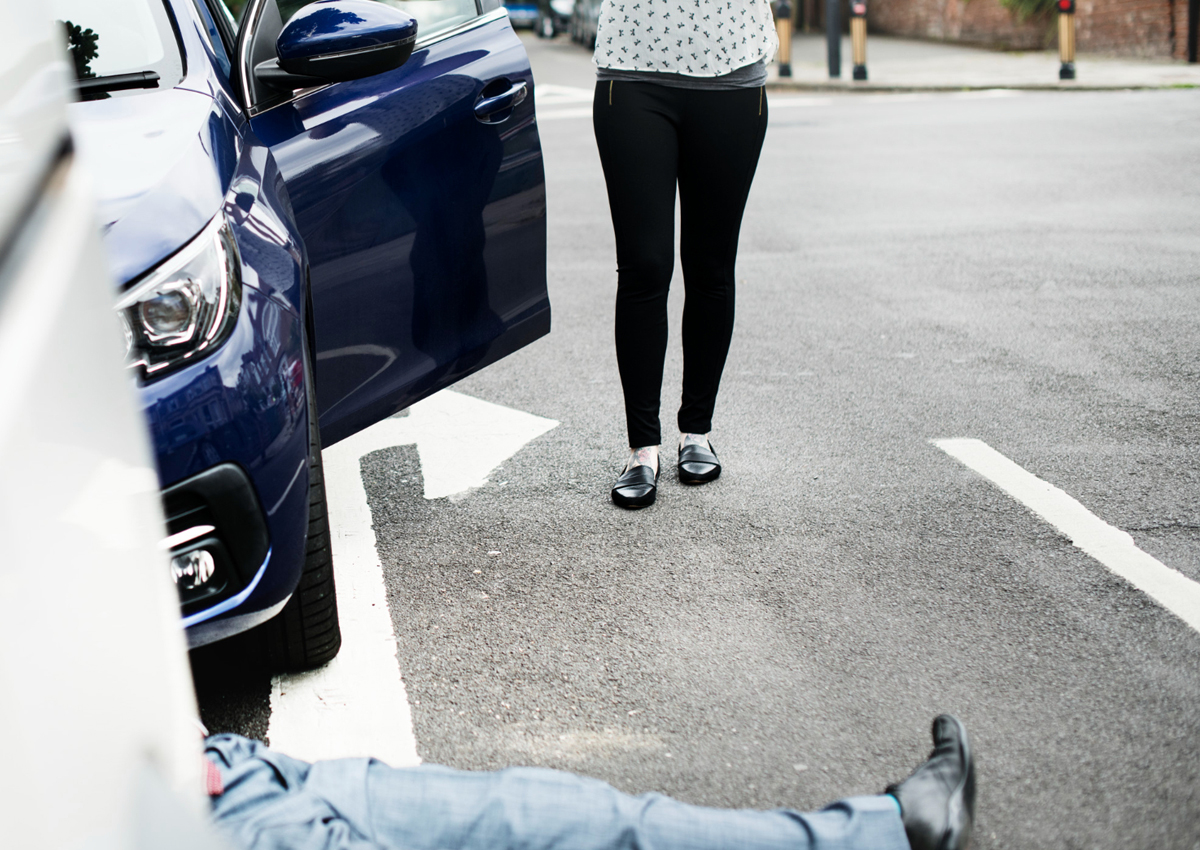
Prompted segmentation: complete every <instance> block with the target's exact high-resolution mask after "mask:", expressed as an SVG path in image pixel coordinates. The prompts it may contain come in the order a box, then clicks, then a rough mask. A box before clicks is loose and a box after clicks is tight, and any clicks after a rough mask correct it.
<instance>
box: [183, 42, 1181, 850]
mask: <svg viewBox="0 0 1200 850" xmlns="http://www.w3.org/2000/svg"><path fill="white" fill-rule="evenodd" d="M526 44H527V46H528V48H529V51H530V54H531V59H532V61H533V64H534V69H535V74H536V76H537V80H538V82H539V83H545V82H551V83H555V84H557V85H560V86H572V87H576V88H579V89H580V90H586V89H587V88H588V87H589V86H590V82H589V80H590V78H591V77H590V75H591V67H590V63H589V61H588V59H589V57H588V55H587V54H586V53H584V52H583V51H582V50H581V49H580V48H577V47H575V46H574V45H571V44H569V42H567V41H566V40H565V38H560V39H557V40H555V41H553V42H541V41H537V40H534V39H532V38H530V39H527V40H526ZM577 106H578V105H576V107H577ZM560 108H561V107H560ZM770 109H771V127H770V131H769V133H768V136H767V142H766V148H765V150H764V152H763V157H762V161H761V164H760V166H759V172H758V177H757V180H756V183H755V186H754V189H753V192H752V194H751V199H750V205H749V208H748V209H747V212H746V218H745V223H744V226H743V232H742V239H741V251H740V255H739V266H738V286H739V292H738V320H737V327H736V330H735V335H734V343H733V349H732V351H731V353H730V358H729V362H728V366H727V368H726V373H725V380H724V383H723V386H722V393H721V398H720V401H719V404H718V410H717V418H716V427H715V430H714V432H713V435H712V440H713V443H714V445H715V446H716V448H717V451H718V452H719V454H720V456H721V459H722V461H723V463H724V465H725V472H724V474H723V475H722V477H721V479H720V480H719V481H717V482H715V483H713V484H711V485H707V486H704V487H698V488H687V487H684V486H683V485H680V484H679V483H678V482H677V481H675V480H674V477H673V474H672V473H673V466H674V458H675V450H674V446H673V445H668V446H666V447H664V455H663V459H664V474H663V477H662V481H661V485H660V493H659V501H658V503H657V504H656V505H655V506H653V507H652V508H649V509H647V510H644V511H639V512H626V511H622V510H620V509H618V508H615V507H613V506H612V505H611V504H610V503H609V501H608V488H609V486H610V485H611V482H612V480H613V478H614V477H615V474H616V473H617V472H618V470H619V467H620V464H621V462H622V460H623V453H624V443H625V441H624V433H623V414H622V408H621V400H620V399H621V396H620V385H619V381H618V377H617V370H616V362H615V356H614V353H613V343H612V317H613V297H614V290H615V282H616V274H615V252H614V248H613V243H612V235H611V226H610V222H609V219H608V209H607V203H606V200H605V194H604V184H603V178H602V175H601V172H600V167H599V162H598V159H597V156H596V152H595V146H594V142H593V139H592V135H591V125H590V121H589V120H588V119H587V118H585V117H583V118H581V117H562V118H561V119H558V120H556V119H554V118H553V117H552V112H553V109H552V108H550V107H547V108H544V109H540V114H541V115H542V120H541V123H540V129H541V135H542V142H543V146H544V153H545V161H546V171H547V187H548V188H547V191H548V204H549V212H548V219H549V273H550V295H551V300H552V303H553V307H554V330H553V332H552V333H551V335H550V336H549V337H547V338H546V339H544V340H541V341H539V342H537V343H535V344H534V345H532V346H530V347H529V348H527V349H525V350H524V351H522V352H520V353H518V354H517V355H515V356H512V357H510V358H508V359H506V360H505V361H503V362H501V363H499V364H497V365H495V366H492V367H489V368H488V369H487V370H485V371H484V372H482V373H480V374H478V375H476V376H473V377H472V378H470V379H468V380H467V381H465V382H463V383H462V384H460V385H459V386H458V387H456V389H458V390H460V391H462V392H464V393H467V394H469V395H473V396H476V397H478V398H482V399H485V400H488V401H492V402H496V403H499V404H503V405H507V406H509V407H513V408H516V409H519V410H524V411H528V412H530V413H534V414H537V415H539V416H544V417H548V418H551V419H554V420H557V421H559V422H560V423H561V424H560V425H559V426H558V427H556V428H554V429H552V430H551V431H550V432H549V433H547V434H545V435H544V436H542V437H540V438H538V439H537V440H535V441H534V442H532V443H531V444H529V445H528V446H527V447H526V448H525V449H524V450H522V451H521V452H520V453H518V454H517V455H516V456H514V457H513V458H511V459H510V460H509V461H508V462H507V463H505V464H504V466H502V467H501V468H500V469H498V470H496V471H495V472H494V473H493V474H492V476H491V480H490V482H489V484H488V485H486V486H485V487H483V488H480V489H478V490H476V491H473V492H471V493H470V494H468V495H467V496H466V497H464V498H461V499H459V500H450V499H437V500H430V501H427V500H425V499H424V498H422V484H421V469H420V464H419V462H418V460H417V454H416V450H415V448H414V447H412V446H407V447H399V448H394V449H387V450H384V451H380V452H377V453H375V454H372V455H369V456H367V457H365V458H364V459H363V461H362V471H363V478H364V483H365V485H366V490H367V494H368V499H369V503H370V507H371V511H372V517H373V521H374V524H375V530H376V535H377V537H378V540H379V554H380V557H381V560H382V562H383V565H384V571H385V581H386V586H387V591H388V595H389V603H390V606H391V611H392V615H393V620H394V623H395V627H396V631H397V638H398V643H399V657H400V660H401V668H402V670H403V673H404V677H405V682H406V685H407V688H408V696H409V700H410V703H411V704H412V706H413V715H414V722H415V727H416V738H417V741H418V746H419V749H420V752H421V755H422V757H423V758H425V759H426V760H428V761H434V762H440V763H445V764H450V765H454V766H457V767H465V768H497V767H501V766H505V765H510V764H537V765H547V766H551V767H558V768H564V769H569V770H575V771H581V772H584V773H587V774H590V775H594V776H598V777H601V778H603V779H606V780H608V781H611V782H613V783H614V784H616V785H617V786H618V787H620V788H622V789H624V790H627V791H631V792H642V791H649V790H656V791H663V792H666V793H669V794H672V795H675V796H678V797H681V798H683V799H685V800H688V801H692V802H697V803H704V804H710V805H719V806H736V807H743V806H753V807H776V806H790V807H800V808H815V807H819V806H821V805H823V804H824V803H826V802H828V801H831V800H833V799H835V798H837V797H841V796H845V795H850V794H863V793H877V792H879V791H881V790H882V789H883V787H884V786H885V785H886V784H887V783H888V782H891V781H895V780H897V779H900V778H901V777H903V776H904V775H905V774H906V773H907V772H908V771H909V770H910V769H911V768H912V767H913V766H915V765H916V764H917V763H918V762H919V761H920V760H921V759H922V758H923V757H924V756H925V754H926V752H927V750H928V747H929V743H928V724H929V721H930V720H931V719H932V718H933V716H934V715H935V714H937V713H938V712H940V711H951V712H954V713H956V714H958V715H959V716H960V717H961V718H962V719H963V720H964V722H965V723H966V726H967V728H968V729H969V730H970V731H971V732H972V734H973V737H974V740H975V746H976V751H977V753H978V759H979V761H978V769H979V802H980V809H979V818H978V825H977V841H976V846H977V847H979V848H993V847H1021V848H1040V847H1047V848H1076V847H1080V848H1082V847H1088V848H1093V847H1096V848H1102V847H1113V848H1118V847H1119V848H1195V847H1200V790H1198V789H1200V735H1198V734H1197V733H1198V732H1200V713H1198V711H1197V705H1198V704H1200V670H1198V664H1197V659H1198V658H1200V654H1198V653H1200V635H1197V634H1196V633H1195V632H1193V631H1192V630H1191V629H1189V628H1188V627H1187V626H1186V625H1185V624H1184V623H1183V622H1182V621H1180V620H1178V619H1176V618H1175V617H1174V616H1173V615H1171V614H1169V613H1168V612H1166V611H1165V610H1163V609H1162V608H1160V607H1159V606H1157V605H1156V604H1154V603H1153V602H1152V601H1150V600H1149V599H1148V598H1147V597H1146V596H1144V595H1143V594H1142V593H1140V592H1139V591H1137V590H1136V589H1134V588H1133V587H1131V586H1130V585H1128V584H1126V583H1125V582H1123V581H1122V580H1120V579H1118V578H1116V577H1115V576H1113V575H1112V574H1111V573H1109V572H1108V571H1107V570H1106V569H1105V568H1104V567H1103V566H1102V565H1100V564H1099V563H1098V562H1096V561H1094V560H1092V559H1091V558H1089V557H1088V556H1086V555H1084V554H1083V553H1082V552H1080V551H1079V550H1078V549H1076V548H1075V547H1074V546H1072V545H1071V543H1070V541H1068V540H1066V539H1065V538H1063V537H1061V536H1060V535H1058V534H1057V533H1056V532H1055V531H1054V530H1053V529H1052V528H1051V527H1050V526H1049V525H1047V524H1046V523H1044V522H1043V521H1042V520H1040V519H1038V518H1037V517H1036V516H1034V515H1033V514H1032V513H1030V512H1029V511H1028V510H1026V509H1025V508H1024V507H1022V506H1021V505H1020V504H1018V503H1017V502H1015V501H1013V500H1012V499H1010V498H1009V497H1008V496H1006V495H1005V494H1004V493H1002V492H1001V491H1000V490H998V489H997V488H995V487H994V486H993V485H991V484H990V483H988V482H987V481H985V480H984V479H983V478H981V477H980V476H978V475H977V474H975V473H974V472H972V471H970V470H969V469H967V468H965V467H963V466H961V465H959V464H958V462H957V461H955V460H953V459H952V458H950V457H949V456H948V455H946V454H944V453H943V452H941V451H940V450H938V449H937V448H936V447H934V446H933V445H931V444H930V440H932V439H937V438H944V437H973V438H977V439H980V440H983V441H985V442H987V443H988V444H989V445H991V446H992V447H994V448H995V449H997V450H998V451H1000V452H1002V453H1003V454H1005V455H1006V456H1007V457H1009V458H1011V459H1012V460H1014V461H1015V462H1016V463H1018V464H1020V465H1021V466H1023V467H1024V468H1025V469H1027V470H1029V471H1030V472H1032V473H1033V474H1035V475H1037V476H1039V477H1041V478H1042V479H1044V480H1045V481H1048V482H1050V483H1051V484H1054V485H1055V486H1057V487H1060V488H1062V489H1063V490H1065V491H1066V492H1067V493H1069V494H1070V495H1072V496H1074V497H1075V498H1076V499H1078V500H1079V501H1080V502H1082V503H1083V504H1084V505H1085V506H1087V507H1088V508H1089V509H1090V510H1092V511H1093V512H1094V513H1096V514H1097V515H1098V516H1099V517H1101V518H1102V519H1104V520H1105V521H1107V522H1109V523H1111V524H1113V525H1115V526H1117V527H1118V528H1121V529H1123V530H1125V531H1128V532H1129V533H1130V534H1132V535H1133V537H1134V539H1135V541H1136V542H1137V544H1138V545H1139V546H1140V547H1142V548H1143V549H1145V550H1146V551H1147V552H1149V553H1150V554H1152V555H1154V556H1155V557H1157V558H1158V559H1160V560H1161V561H1162V562H1163V563H1165V564H1166V565H1167V566H1169V567H1172V568H1174V569H1177V570H1180V571H1181V572H1183V573H1184V574H1186V575H1188V576H1190V577H1191V578H1193V579H1198V580H1200V497H1198V494H1200V470H1198V469H1197V449H1198V443H1200V424H1198V423H1200V418H1198V414H1200V398H1198V394H1197V390H1196V387H1197V379H1198V378H1200V336H1198V334H1197V330H1196V329H1197V322H1198V320H1200V271H1198V265H1197V257H1198V255H1200V236H1198V234H1200V203H1198V202H1200V156H1197V147H1196V139H1197V136H1198V133H1200V93H1197V92H1192V91H1168V92H1136V93H1134V92H1130V93H1123V92H1117V93H1066V94H1060V93H1046V94H1041V93H1038V94H1021V95H1014V96H1005V95H1003V94H1000V95H996V94H989V93H982V94H972V95H970V96H966V95H954V94H937V95H917V96H912V95H907V96H906V95H896V96H874V95H872V96H854V95H833V96H828V97H821V98H812V97H809V98H802V99H799V100H795V101H793V102H790V103H789V102H788V97H787V96H785V95H779V96H777V97H773V98H772V100H771V105H770ZM682 283H683V282H682V279H681V277H680V276H679V273H678V272H677V273H676V280H675V282H674V285H673V294H672V300H671V311H672V312H671V321H672V345H671V354H670V356H669V360H668V368H667V376H666V379H665V382H664V392H663V399H664V406H663V422H664V433H666V434H668V435H670V434H673V429H672V426H673V424H674V409H675V404H676V400H677V399H678V397H679V380H680V368H681V367H680V358H679V351H678V344H679V334H678V328H679V316H680V310H681V308H682V295H683V285H682ZM670 439H671V437H668V440H670ZM205 675H207V676H208V678H206V679H205V678H203V677H202V680H203V686H202V688H201V690H202V705H203V706H204V710H205V716H206V719H207V720H208V721H209V722H210V725H213V724H214V723H215V724H216V725H217V726H218V727H221V728H241V729H244V730H251V731H253V730H255V729H259V728H265V719H264V718H265V715H264V713H263V712H264V710H265V709H264V705H265V693H266V691H265V685H264V680H262V679H261V677H259V678H258V679H255V678H254V676H252V675H247V676H245V677H243V678H242V679H239V680H238V681H236V682H234V683H233V684H228V683H225V682H223V680H222V678H221V675H219V674H213V673H212V672H211V670H210V672H209V673H208V674H205Z"/></svg>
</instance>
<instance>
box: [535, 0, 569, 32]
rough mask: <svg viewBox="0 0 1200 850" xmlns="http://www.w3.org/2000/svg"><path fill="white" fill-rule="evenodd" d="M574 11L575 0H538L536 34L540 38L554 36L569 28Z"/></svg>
mask: <svg viewBox="0 0 1200 850" xmlns="http://www.w3.org/2000/svg"><path fill="white" fill-rule="evenodd" d="M574 12H575V0H539V2H538V19H537V34H538V35H539V36H541V37H542V38H554V37H555V36H556V35H558V34H559V33H560V32H566V31H567V30H569V29H570V28H571V15H572V14H574Z"/></svg>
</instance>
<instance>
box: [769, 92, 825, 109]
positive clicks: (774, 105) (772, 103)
mask: <svg viewBox="0 0 1200 850" xmlns="http://www.w3.org/2000/svg"><path fill="white" fill-rule="evenodd" d="M831 103H833V98H831V97H795V96H791V95H773V96H772V97H770V98H768V99H767V106H768V107H769V108H770V109H787V108H788V107H792V106H828V105H829V104H831Z"/></svg>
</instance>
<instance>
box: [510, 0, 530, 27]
mask: <svg viewBox="0 0 1200 850" xmlns="http://www.w3.org/2000/svg"><path fill="white" fill-rule="evenodd" d="M504 8H505V9H506V10H508V19H509V20H510V21H512V25H513V27H514V28H515V29H533V28H534V27H536V26H537V23H538V4H537V0H504Z"/></svg>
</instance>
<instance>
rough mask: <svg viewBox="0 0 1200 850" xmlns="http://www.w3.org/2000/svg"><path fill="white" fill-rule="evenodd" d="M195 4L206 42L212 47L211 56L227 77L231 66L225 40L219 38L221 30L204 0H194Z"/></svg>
mask: <svg viewBox="0 0 1200 850" xmlns="http://www.w3.org/2000/svg"><path fill="white" fill-rule="evenodd" d="M195 6H196V12H197V14H199V15H200V20H201V22H203V24H204V32H205V33H206V34H207V35H208V43H209V46H211V47H212V51H213V56H215V57H216V59H217V65H218V66H220V68H221V70H222V71H223V72H224V73H225V76H226V77H227V78H228V77H229V75H230V73H231V70H232V68H231V66H230V64H229V53H228V52H226V50H225V42H224V41H223V40H222V39H221V31H220V29H219V28H218V27H217V22H216V21H215V20H213V16H212V15H210V14H209V12H208V7H207V6H205V5H204V0H195Z"/></svg>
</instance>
